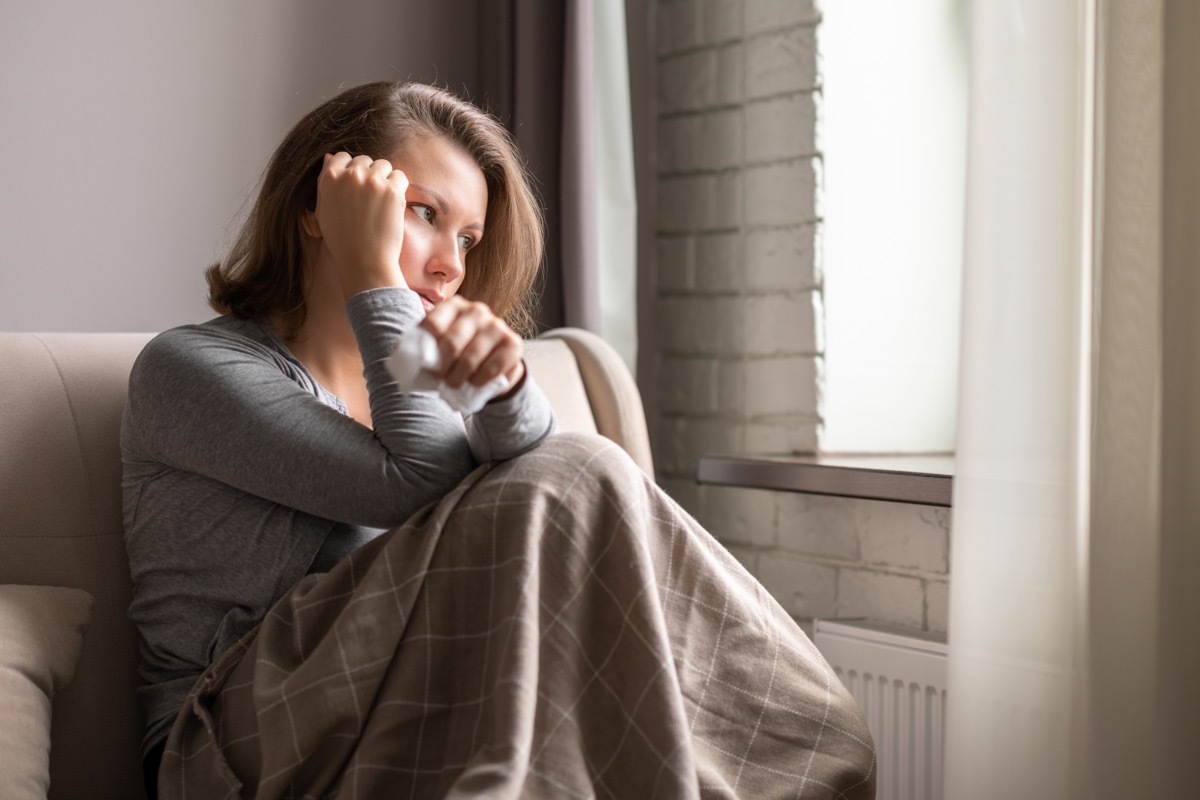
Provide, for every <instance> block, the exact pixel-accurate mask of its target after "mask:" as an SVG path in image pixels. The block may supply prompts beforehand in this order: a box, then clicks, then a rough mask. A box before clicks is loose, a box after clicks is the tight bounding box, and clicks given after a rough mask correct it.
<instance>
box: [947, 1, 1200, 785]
mask: <svg viewBox="0 0 1200 800" xmlns="http://www.w3.org/2000/svg"><path fill="white" fill-rule="evenodd" d="M973 10H974V19H973V23H972V29H973V37H972V77H971V100H970V104H971V112H970V133H969V139H970V144H969V148H968V150H969V156H968V191H967V215H966V223H967V227H966V242H967V246H966V263H965V274H964V305H963V334H962V335H963V349H962V364H963V372H962V375H961V378H960V381H961V383H960V405H959V413H960V420H959V438H958V474H957V475H956V477H955V490H954V491H955V497H954V516H953V528H954V552H953V561H952V569H951V571H952V573H953V575H954V580H953V581H952V583H951V597H950V610H951V613H950V632H949V634H950V635H949V639H950V684H949V696H950V698H951V699H950V701H949V705H948V719H947V752H946V768H945V776H946V782H945V790H946V793H945V796H946V797H971V798H990V797H996V798H1001V797H1004V798H1007V797H1022V798H1056V799H1057V798H1076V797H1080V798H1082V797H1086V798H1089V800H1090V799H1091V798H1126V797H1147V798H1176V797H1187V796H1192V795H1194V794H1195V775H1194V770H1195V768H1194V763H1195V756H1196V754H1197V753H1200V682H1198V681H1197V680H1196V677H1197V675H1200V635H1197V633H1196V620H1197V619H1200V582H1198V581H1197V573H1198V572H1200V491H1197V489H1198V487H1200V313H1198V309H1200V277H1198V272H1197V264H1198V263H1200V224H1198V223H1197V221H1198V220H1200V155H1198V154H1197V151H1196V147H1195V142H1196V141H1197V140H1200V91H1198V90H1197V88H1196V83H1195V75H1196V74H1197V71H1198V70H1200V52H1198V51H1197V50H1196V48H1195V46H1194V43H1195V41H1196V39H1197V38H1198V37H1200V7H1197V6H1196V4H1195V3H1192V2H1189V0H1074V1H1073V2H1069V3H1046V4H1034V3H1027V2H1019V1H1018V0H976V2H975V3H974V9H973Z"/></svg>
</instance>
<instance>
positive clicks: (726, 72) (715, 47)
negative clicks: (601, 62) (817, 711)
mask: <svg viewBox="0 0 1200 800" xmlns="http://www.w3.org/2000/svg"><path fill="white" fill-rule="evenodd" d="M657 15H658V16H657V19H658V26H657V28H658V33H657V36H658V41H657V52H658V87H657V92H656V95H657V98H658V109H657V113H658V123H657V127H658V143H659V144H658V154H657V156H658V157H657V170H658V199H657V200H658V223H657V225H658V232H657V249H656V257H657V264H656V277H655V282H656V286H655V291H656V294H657V304H656V309H657V311H658V314H659V319H658V323H657V326H658V331H659V333H658V337H659V351H658V353H657V358H658V363H659V370H658V387H657V389H658V398H659V404H660V407H659V414H660V418H659V420H658V423H659V424H658V426H657V431H658V441H656V442H655V454H656V464H657V467H658V471H659V479H660V482H661V483H662V485H663V487H664V488H665V489H666V490H667V491H668V492H669V493H671V495H672V496H673V497H675V499H676V500H678V501H679V502H680V503H681V504H682V505H683V506H684V507H685V508H687V509H688V510H689V511H691V512H692V513H693V514H694V515H695V516H696V517H697V518H698V519H699V520H700V521H701V522H702V523H703V524H704V525H705V527H707V528H708V529H709V530H710V531H712V532H713V533H714V535H716V536H717V537H718V538H719V539H721V540H722V542H724V543H725V544H726V546H727V547H729V549H730V551H731V552H732V553H733V554H734V555H735V556H736V557H737V558H738V559H739V560H740V561H741V562H742V563H743V564H745V565H746V567H747V568H748V569H749V570H750V571H751V572H753V573H754V574H755V575H756V576H757V577H758V578H759V579H760V580H761V581H762V582H763V584H764V585H765V586H766V587H767V589H768V590H769V591H770V592H771V593H772V594H773V595H774V596H775V597H776V599H778V600H779V602H780V603H781V604H782V605H783V607H784V608H786V609H787V610H788V611H789V612H790V613H791V614H792V615H793V616H795V617H796V618H797V619H798V620H800V621H801V623H802V624H804V625H807V624H808V623H809V622H810V621H811V619H812V618H813V617H818V616H823V617H828V616H847V615H862V616H868V617H873V618H876V619H881V620H886V621H889V622H894V623H899V624H903V625H909V626H912V627H917V628H925V629H930V630H937V631H944V630H945V629H946V621H947V597H948V585H949V584H948V580H949V576H948V569H949V568H948V565H949V514H948V513H947V510H946V509H933V508H926V507H920V506H907V505H902V504H894V503H879V502H873V501H857V500H849V499H845V498H830V497H815V496H806V495H798V494H789V493H783V492H770V491H762V490H751V489H734V488H729V487H721V486H699V485H697V484H696V482H695V470H696V462H697V459H698V458H699V457H700V456H701V455H703V454H705V453H711V452H723V453H735V452H755V451H758V452H781V451H788V450H791V451H798V452H812V451H813V450H814V449H815V448H816V444H817V429H818V426H819V425H820V413H819V408H820V407H819V402H820V376H821V371H822V363H821V353H822V341H823V336H822V331H821V324H822V321H821V313H820V311H821V306H822V303H821V271H820V264H819V255H818V254H819V237H820V218H819V212H820V204H819V199H820V193H819V186H820V180H821V174H820V173H821V162H820V153H819V149H818V144H819V139H818V136H817V133H816V130H817V125H816V121H817V117H818V114H819V109H820V85H819V78H818V73H817V64H818V60H817V41H818V34H819V23H820V14H819V13H818V12H817V10H816V9H815V7H814V5H813V2H812V0H658V7H657Z"/></svg>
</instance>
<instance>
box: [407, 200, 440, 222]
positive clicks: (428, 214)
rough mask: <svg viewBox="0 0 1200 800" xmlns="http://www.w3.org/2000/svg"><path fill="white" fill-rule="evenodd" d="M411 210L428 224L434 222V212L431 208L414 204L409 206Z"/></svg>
mask: <svg viewBox="0 0 1200 800" xmlns="http://www.w3.org/2000/svg"><path fill="white" fill-rule="evenodd" d="M409 208H411V209H412V211H413V213H414V214H416V215H417V216H418V217H420V218H421V219H423V220H425V221H426V222H433V216H434V211H433V209H432V208H430V207H429V206H424V205H421V204H420V203H413V204H412V205H411V206H409Z"/></svg>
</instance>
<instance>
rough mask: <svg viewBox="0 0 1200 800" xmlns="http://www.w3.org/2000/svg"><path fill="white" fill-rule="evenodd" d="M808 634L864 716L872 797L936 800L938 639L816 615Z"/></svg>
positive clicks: (942, 653) (940, 698)
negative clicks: (872, 758) (873, 768)
mask: <svg viewBox="0 0 1200 800" xmlns="http://www.w3.org/2000/svg"><path fill="white" fill-rule="evenodd" d="M813 642H814V643H815V644H816V646H817V649H819V650H820V651H821V653H822V654H823V655H824V656H825V658H826V659H827V660H828V661H829V663H830V665H832V666H833V669H834V672H835V673H837V676H838V678H839V679H840V680H841V681H842V683H843V684H844V685H845V686H846V688H847V690H849V692H850V694H851V695H853V696H854V699H855V700H857V701H858V704H859V706H860V708H862V712H863V715H864V716H865V717H866V719H867V726H868V727H869V728H870V729H871V736H872V737H873V738H874V739H875V753H876V758H877V762H878V770H879V775H878V781H877V784H878V791H877V794H876V797H877V798H878V800H942V757H943V753H944V751H945V729H946V645H945V642H944V640H942V639H941V637H937V636H933V635H930V634H927V633H922V632H914V631H905V630H903V629H899V628H895V627H890V626H886V625H879V624H875V623H870V622H866V621H863V620H818V621H817V622H816V623H815V625H814V634H813Z"/></svg>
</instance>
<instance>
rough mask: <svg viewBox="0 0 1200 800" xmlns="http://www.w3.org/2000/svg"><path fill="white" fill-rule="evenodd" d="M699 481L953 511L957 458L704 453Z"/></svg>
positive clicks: (931, 455) (938, 456)
mask: <svg viewBox="0 0 1200 800" xmlns="http://www.w3.org/2000/svg"><path fill="white" fill-rule="evenodd" d="M696 481H697V482H699V483H709V484H717V485H721V486H741V487H744V488H751V489H776V490H781V491H788V492H805V493H808V494H824V495H835V496H838V497H857V498H862V499H867V500H889V501H892V502H895V503H919V504H921V505H929V506H946V507H949V506H950V498H951V489H952V485H953V481H954V456H953V454H951V453H936V454H930V455H874V454H853V455H819V456H812V455H807V456H800V455H771V454H747V455H706V456H701V458H700V461H699V463H698V464H697V467H696Z"/></svg>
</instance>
